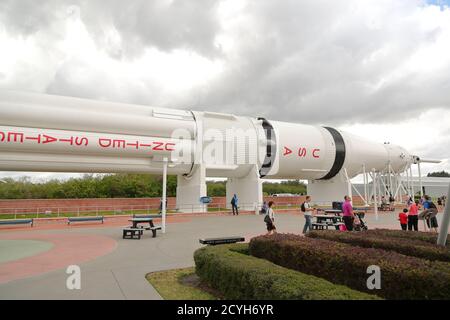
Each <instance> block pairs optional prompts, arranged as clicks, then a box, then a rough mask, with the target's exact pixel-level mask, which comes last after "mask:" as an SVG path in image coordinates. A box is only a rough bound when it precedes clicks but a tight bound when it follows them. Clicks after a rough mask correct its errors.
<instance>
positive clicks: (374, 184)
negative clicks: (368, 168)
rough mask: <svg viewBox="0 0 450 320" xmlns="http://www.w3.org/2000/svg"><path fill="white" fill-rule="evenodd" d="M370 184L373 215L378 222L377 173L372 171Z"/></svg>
mask: <svg viewBox="0 0 450 320" xmlns="http://www.w3.org/2000/svg"><path fill="white" fill-rule="evenodd" d="M372 175H373V178H372V180H373V181H372V184H373V211H374V213H375V220H378V201H377V173H376V172H375V169H372Z"/></svg>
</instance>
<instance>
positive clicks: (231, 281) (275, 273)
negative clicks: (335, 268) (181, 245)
mask: <svg viewBox="0 0 450 320" xmlns="http://www.w3.org/2000/svg"><path fill="white" fill-rule="evenodd" d="M247 250H248V245H247V244H239V245H219V246H208V247H204V248H201V249H198V250H197V251H196V252H195V253H194V260H195V268H196V273H197V275H198V276H199V277H200V278H201V279H202V280H203V281H205V282H206V283H208V284H209V285H210V286H211V287H213V288H215V289H216V290H218V291H220V292H221V293H222V294H223V295H224V297H225V298H226V299H272V300H278V299H281V300H289V299H299V300H322V299H344V300H348V299H351V300H357V299H364V300H368V299H379V298H378V297H377V296H374V295H369V294H367V293H363V292H358V291H355V290H352V289H349V288H347V287H345V286H341V285H335V284H332V283H330V282H328V281H326V280H324V279H320V278H317V277H314V276H310V275H306V274H303V273H300V272H297V271H294V270H289V269H286V268H283V267H280V266H277V265H275V264H273V263H271V262H269V261H267V260H263V259H258V258H255V257H252V256H249V255H246V254H243V253H242V252H247Z"/></svg>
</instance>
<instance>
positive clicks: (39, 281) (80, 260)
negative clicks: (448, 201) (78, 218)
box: [0, 213, 399, 299]
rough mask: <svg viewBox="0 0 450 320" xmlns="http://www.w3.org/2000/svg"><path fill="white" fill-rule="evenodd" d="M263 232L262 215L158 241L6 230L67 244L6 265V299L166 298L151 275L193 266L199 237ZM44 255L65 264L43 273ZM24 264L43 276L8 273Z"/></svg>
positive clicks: (289, 218) (90, 230) (101, 230)
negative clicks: (75, 272) (71, 274)
mask: <svg viewBox="0 0 450 320" xmlns="http://www.w3.org/2000/svg"><path fill="white" fill-rule="evenodd" d="M366 222H367V224H368V225H369V227H370V228H375V227H388V228H395V229H399V225H398V222H397V214H395V213H383V214H380V218H379V220H378V221H376V220H375V217H374V216H373V215H367V219H366ZM303 223H304V219H303V217H302V216H301V215H300V214H299V213H295V214H294V213H283V214H278V215H277V217H276V225H277V228H278V231H279V232H291V233H297V234H298V233H300V230H301V228H302V227H303ZM263 233H265V224H264V222H263V217H262V216H256V215H239V216H224V215H218V216H215V215H208V216H205V217H199V216H192V217H190V218H189V219H185V220H184V221H182V222H180V221H178V222H177V223H175V222H173V223H170V224H168V226H167V232H166V234H164V235H163V234H161V233H159V234H158V236H157V238H151V236H150V234H149V233H147V234H145V236H144V237H143V238H142V239H141V240H123V239H122V232H121V228H120V226H118V225H115V224H113V225H108V224H107V223H105V225H95V224H90V225H88V226H85V227H83V226H80V227H77V228H72V227H70V228H69V227H64V228H59V229H40V230H39V229H38V230H31V228H30V229H29V230H27V231H26V232H24V231H23V230H20V231H13V230H11V229H9V230H8V231H0V240H1V239H8V240H10V239H22V240H23V239H25V240H38V241H50V242H52V241H53V243H55V239H59V241H63V242H64V241H66V242H67V243H66V244H64V243H61V242H60V243H56V244H55V246H54V247H52V248H51V249H49V250H48V251H45V252H40V253H38V254H37V255H35V256H32V257H26V258H22V259H18V260H15V261H13V262H11V261H9V262H6V263H4V264H0V279H1V277H3V279H6V280H5V281H4V283H2V284H0V299H160V298H161V297H160V296H159V295H158V293H157V292H156V291H155V290H154V288H153V287H152V286H151V285H150V284H149V283H148V282H147V281H146V280H145V275H146V274H147V273H149V272H152V271H159V270H167V269H173V268H182V267H189V266H193V265H194V261H193V252H194V251H195V250H196V249H197V248H199V247H201V245H200V244H199V242H198V239H199V238H202V237H218V236H232V235H242V236H245V237H246V239H249V238H251V237H253V236H255V235H259V234H263ZM64 239H65V240H64ZM56 249H58V250H61V249H62V250H61V251H59V255H60V256H58V255H56V256H55V252H54V250H56ZM78 249H79V250H78ZM52 251H53V252H52ZM74 252H75V253H74ZM76 252H78V253H76ZM72 253H73V254H72ZM39 256H40V257H41V258H42V256H44V258H45V259H44V261H47V262H48V263H49V264H51V265H52V264H54V263H59V264H58V265H56V266H55V265H54V268H53V269H51V270H50V269H45V270H42V269H41V267H42V262H43V260H39V259H37V258H38V257H39ZM62 256H63V257H64V259H63V258H62ZM24 259H28V260H24ZM36 259H37V260H36ZM46 259H47V260H46ZM24 261H25V262H27V263H26V268H25V269H27V270H38V272H36V273H35V274H23V275H21V276H20V277H15V276H14V272H12V270H11V269H10V268H9V269H8V268H3V269H2V267H4V266H5V265H7V264H10V263H14V262H15V263H21V262H22V263H23V262H24ZM69 264H78V265H79V266H80V267H81V290H68V289H67V288H66V280H67V277H68V274H66V272H65V271H66V267H67V265H69ZM2 270H3V271H2ZM8 270H9V271H8ZM8 277H10V278H8Z"/></svg>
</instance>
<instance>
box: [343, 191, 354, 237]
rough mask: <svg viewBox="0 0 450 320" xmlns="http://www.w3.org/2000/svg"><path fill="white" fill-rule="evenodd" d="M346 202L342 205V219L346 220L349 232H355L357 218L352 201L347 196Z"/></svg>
mask: <svg viewBox="0 0 450 320" xmlns="http://www.w3.org/2000/svg"><path fill="white" fill-rule="evenodd" d="M344 200H345V201H344V204H343V205H342V219H343V220H344V223H345V227H346V228H347V231H353V221H354V220H355V216H354V215H353V206H352V200H351V199H350V197H349V196H345V197H344Z"/></svg>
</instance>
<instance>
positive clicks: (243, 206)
mask: <svg viewBox="0 0 450 320" xmlns="http://www.w3.org/2000/svg"><path fill="white" fill-rule="evenodd" d="M262 205H263V204H262V203H239V204H238V207H239V210H241V211H260V210H261V208H262ZM273 208H274V210H294V209H299V208H300V203H292V202H275V204H274V207H273ZM228 211H231V204H226V203H209V204H207V205H206V204H201V203H195V204H194V203H193V204H185V205H183V206H178V207H177V206H176V205H171V204H168V206H167V213H168V214H169V215H170V214H172V213H204V214H207V213H215V212H228ZM159 212H160V207H159V205H104V206H38V207H27V208H10V207H8V208H6V207H4V208H0V219H21V218H63V217H79V216H99V215H103V216H118V215H134V214H154V213H159Z"/></svg>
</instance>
